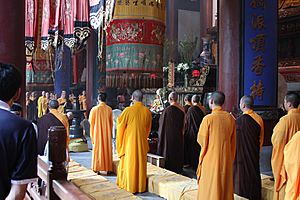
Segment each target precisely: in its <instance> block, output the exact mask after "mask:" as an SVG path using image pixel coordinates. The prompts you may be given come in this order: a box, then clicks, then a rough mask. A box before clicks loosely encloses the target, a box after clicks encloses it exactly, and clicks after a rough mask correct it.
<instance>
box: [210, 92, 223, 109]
mask: <svg viewBox="0 0 300 200" xmlns="http://www.w3.org/2000/svg"><path fill="white" fill-rule="evenodd" d="M224 102H225V94H224V93H223V92H220V91H216V92H213V93H212V95H211V98H210V101H209V107H210V108H211V109H214V108H215V107H217V106H222V105H223V104H224Z"/></svg>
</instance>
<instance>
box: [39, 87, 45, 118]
mask: <svg viewBox="0 0 300 200" xmlns="http://www.w3.org/2000/svg"><path fill="white" fill-rule="evenodd" d="M45 95H46V93H45V91H42V96H40V97H39V98H38V102H37V103H38V118H41V117H42V116H43V102H44V99H46V96H45Z"/></svg>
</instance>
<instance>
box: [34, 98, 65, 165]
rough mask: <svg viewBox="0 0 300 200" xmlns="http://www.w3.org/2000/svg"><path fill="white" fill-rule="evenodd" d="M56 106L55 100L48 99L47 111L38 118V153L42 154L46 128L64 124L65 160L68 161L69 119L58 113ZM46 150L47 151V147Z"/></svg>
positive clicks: (46, 136) (57, 105)
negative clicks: (65, 137) (65, 134)
mask: <svg viewBox="0 0 300 200" xmlns="http://www.w3.org/2000/svg"><path fill="white" fill-rule="evenodd" d="M58 107H59V104H58V101H57V100H50V101H49V113H48V114H46V115H44V116H42V118H40V120H39V121H38V154H39V155H44V152H45V146H46V143H47V141H48V129H49V128H50V127H51V126H64V128H65V129H66V132H67V140H66V154H67V161H69V160H70V156H69V151H68V144H69V141H70V139H69V134H70V127H69V120H68V118H67V116H66V115H64V114H62V113H59V112H58V111H57V109H58ZM46 152H48V151H47V149H46ZM46 154H47V153H46Z"/></svg>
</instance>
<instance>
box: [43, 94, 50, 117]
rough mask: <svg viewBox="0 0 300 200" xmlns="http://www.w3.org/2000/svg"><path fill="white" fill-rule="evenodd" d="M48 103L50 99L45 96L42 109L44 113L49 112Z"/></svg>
mask: <svg viewBox="0 0 300 200" xmlns="http://www.w3.org/2000/svg"><path fill="white" fill-rule="evenodd" d="M48 103H49V99H47V98H44V99H43V101H42V111H43V115H46V114H47V111H48Z"/></svg>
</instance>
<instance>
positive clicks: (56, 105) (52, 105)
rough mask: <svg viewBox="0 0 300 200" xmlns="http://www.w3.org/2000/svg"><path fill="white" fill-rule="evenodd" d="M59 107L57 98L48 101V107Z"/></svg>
mask: <svg viewBox="0 0 300 200" xmlns="http://www.w3.org/2000/svg"><path fill="white" fill-rule="evenodd" d="M58 107H59V103H58V101H57V100H54V99H53V100H50V101H49V109H57V108H58Z"/></svg>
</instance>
